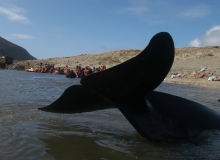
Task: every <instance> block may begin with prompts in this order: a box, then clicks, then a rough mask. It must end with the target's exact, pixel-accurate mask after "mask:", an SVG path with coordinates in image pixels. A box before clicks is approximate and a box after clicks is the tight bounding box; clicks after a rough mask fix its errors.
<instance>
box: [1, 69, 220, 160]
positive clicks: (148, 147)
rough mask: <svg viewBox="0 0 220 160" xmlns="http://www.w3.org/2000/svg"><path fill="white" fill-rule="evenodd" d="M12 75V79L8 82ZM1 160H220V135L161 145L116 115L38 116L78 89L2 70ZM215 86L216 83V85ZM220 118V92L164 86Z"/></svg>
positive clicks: (47, 77)
mask: <svg viewBox="0 0 220 160" xmlns="http://www.w3.org/2000/svg"><path fill="white" fill-rule="evenodd" d="M5 75H7V76H5ZM0 81H1V87H0V92H1V95H0V97H1V98H0V159H1V160H2V159H6V160H7V159H62V160H63V159H77V160H78V159H101V160H106V159H141V160H142V159H143V160H145V159H187V158H188V159H196V158H197V159H219V157H220V153H219V148H220V136H219V134H220V132H219V131H216V130H213V131H206V132H203V133H202V134H200V135H199V136H198V137H196V138H192V139H182V140H169V141H165V142H162V143H154V142H150V141H148V140H146V139H144V138H142V137H141V136H140V135H139V134H138V133H137V132H136V131H135V129H134V128H133V127H132V126H131V125H130V124H129V122H128V121H127V120H126V119H125V118H124V116H123V115H122V114H121V113H120V112H119V111H118V110H117V109H108V110H102V111H96V112H90V113H82V114H55V113H47V112H42V111H39V110H37V108H39V107H43V106H46V105H48V104H50V103H52V102H53V101H54V100H56V99H57V98H58V97H59V96H60V95H61V94H62V93H63V91H64V90H65V89H66V88H67V87H69V86H71V85H73V84H79V80H77V79H67V78H65V77H64V76H62V75H53V74H41V73H26V72H21V71H3V70H0ZM213 83H215V82H213ZM157 90H158V91H163V92H166V93H170V94H173V95H178V96H181V97H184V98H187V99H190V100H193V101H196V102H199V103H201V104H203V105H206V106H208V107H210V108H212V109H214V110H216V111H219V112H220V103H219V102H218V101H217V100H218V99H219V97H218V96H219V93H220V89H208V88H198V87H193V86H186V85H177V84H166V83H163V84H161V85H160V86H159V87H158V88H157Z"/></svg>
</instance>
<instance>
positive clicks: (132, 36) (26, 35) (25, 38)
mask: <svg viewBox="0 0 220 160" xmlns="http://www.w3.org/2000/svg"><path fill="white" fill-rule="evenodd" d="M219 17H220V0H210V1H208V0H0V36H1V37H3V38H5V39H7V40H9V41H11V42H12V43H15V44H17V45H19V46H21V47H23V48H25V49H26V50H27V51H28V52H29V53H30V54H31V55H33V56H34V57H36V58H38V59H44V58H53V57H67V56H74V55H80V54H91V53H102V52H108V51H112V50H119V49H144V48H145V47H146V45H147V44H148V42H149V40H150V39H151V37H152V36H153V35H154V34H156V33H158V32H161V31H166V32H169V33H170V34H171V36H172V37H173V39H174V43H175V47H176V48H182V47H189V46H196V47H199V46H210V45H215V46H216V45H218V46H220V18H219Z"/></svg>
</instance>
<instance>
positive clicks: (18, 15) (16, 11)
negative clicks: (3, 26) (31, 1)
mask: <svg viewBox="0 0 220 160" xmlns="http://www.w3.org/2000/svg"><path fill="white" fill-rule="evenodd" d="M0 13H1V14H3V15H5V16H6V17H7V18H8V19H9V20H11V21H18V22H22V23H25V24H27V23H29V20H28V18H26V17H25V16H23V15H22V14H23V13H25V10H24V9H22V8H19V7H16V6H10V7H0Z"/></svg>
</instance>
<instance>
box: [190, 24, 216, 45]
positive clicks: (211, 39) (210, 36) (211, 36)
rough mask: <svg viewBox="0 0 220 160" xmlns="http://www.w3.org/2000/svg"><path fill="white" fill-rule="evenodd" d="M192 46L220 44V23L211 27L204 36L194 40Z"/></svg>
mask: <svg viewBox="0 0 220 160" xmlns="http://www.w3.org/2000/svg"><path fill="white" fill-rule="evenodd" d="M190 46H194V47H202V46H220V25H217V26H214V27H212V28H211V29H209V30H208V31H207V32H206V34H205V35H204V36H201V37H198V38H196V39H194V40H192V41H191V42H190Z"/></svg>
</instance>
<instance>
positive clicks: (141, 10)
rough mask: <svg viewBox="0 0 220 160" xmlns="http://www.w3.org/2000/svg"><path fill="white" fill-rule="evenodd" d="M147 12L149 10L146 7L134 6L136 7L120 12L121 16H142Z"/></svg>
mask: <svg viewBox="0 0 220 160" xmlns="http://www.w3.org/2000/svg"><path fill="white" fill-rule="evenodd" d="M146 11H147V8H146V7H145V6H134V7H126V8H123V9H121V10H120V11H118V13H120V14H126V13H130V14H134V15H141V14H143V13H145V12H146Z"/></svg>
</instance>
